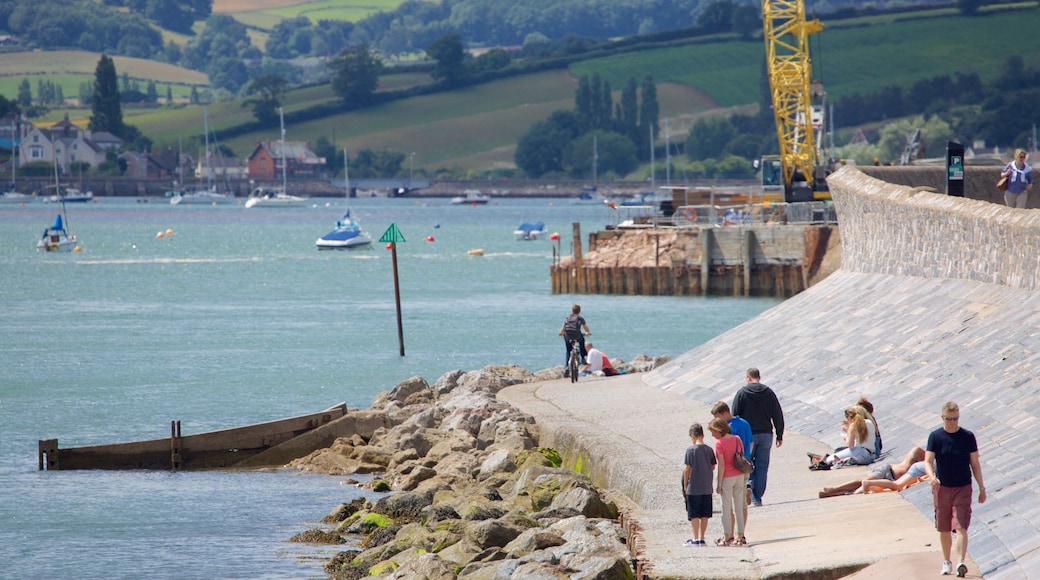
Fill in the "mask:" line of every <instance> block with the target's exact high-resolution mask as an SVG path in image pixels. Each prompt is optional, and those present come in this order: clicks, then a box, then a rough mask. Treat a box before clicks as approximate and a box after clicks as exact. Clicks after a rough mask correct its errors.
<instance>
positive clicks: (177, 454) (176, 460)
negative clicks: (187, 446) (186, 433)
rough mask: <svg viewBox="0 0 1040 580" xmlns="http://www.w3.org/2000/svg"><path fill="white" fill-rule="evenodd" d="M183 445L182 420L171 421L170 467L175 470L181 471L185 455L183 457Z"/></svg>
mask: <svg viewBox="0 0 1040 580" xmlns="http://www.w3.org/2000/svg"><path fill="white" fill-rule="evenodd" d="M183 445H184V440H183V438H182V437H181V422H180V421H170V469H171V470H173V471H179V470H180V468H181V465H182V463H183V457H181V450H182V446H183Z"/></svg>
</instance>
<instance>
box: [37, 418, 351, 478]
mask: <svg viewBox="0 0 1040 580" xmlns="http://www.w3.org/2000/svg"><path fill="white" fill-rule="evenodd" d="M346 414H347V405H346V404H345V403H340V404H338V405H335V406H332V407H329V408H328V409H325V410H324V411H320V412H318V413H310V414H308V415H300V416H298V417H290V418H288V419H279V420H276V421H270V422H267V423H257V424H254V425H247V426H244V427H236V428H232V429H224V430H220V431H209V432H206V433H198V434H195V435H183V436H182V434H181V431H180V422H179V421H171V422H170V437H168V438H164V439H151V440H147V441H135V442H130V443H113V444H110V445H92V446H88V447H69V448H66V449H62V448H60V447H58V440H57V439H46V440H40V441H39V451H38V456H39V457H38V458H39V469H41V470H43V469H47V470H49V471H54V470H69V469H169V470H178V469H221V468H228V467H235V466H236V465H237V464H239V463H242V462H244V461H246V460H248V459H250V458H252V457H254V456H256V455H258V454H260V453H261V452H263V451H266V450H268V449H270V448H272V447H275V446H277V445H280V444H282V443H285V442H287V441H289V440H291V439H293V438H295V437H298V436H300V435H302V434H304V433H307V432H309V431H312V430H314V429H317V428H318V427H321V426H322V425H325V424H327V423H330V422H332V421H334V420H336V419H339V418H340V417H343V416H344V415H346Z"/></svg>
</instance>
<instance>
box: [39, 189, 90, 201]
mask: <svg viewBox="0 0 1040 580" xmlns="http://www.w3.org/2000/svg"><path fill="white" fill-rule="evenodd" d="M54 187H56V189H57V193H55V194H54V195H51V196H50V197H48V198H47V201H49V202H51V203H86V202H88V201H94V192H93V191H81V190H79V189H76V188H74V187H65V186H54Z"/></svg>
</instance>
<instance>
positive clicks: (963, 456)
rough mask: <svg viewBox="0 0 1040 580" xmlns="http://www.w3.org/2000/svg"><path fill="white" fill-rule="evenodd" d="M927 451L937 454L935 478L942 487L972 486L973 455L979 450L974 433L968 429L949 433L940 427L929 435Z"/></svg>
mask: <svg viewBox="0 0 1040 580" xmlns="http://www.w3.org/2000/svg"><path fill="white" fill-rule="evenodd" d="M925 450H927V451H931V452H932V453H935V476H936V477H938V478H939V484H940V485H941V486H943V487H964V486H965V485H971V454H972V453H974V452H976V451H978V450H979V445H978V443H977V442H976V441H975V434H974V433H972V432H971V431H968V430H967V429H958V430H956V431H954V432H953V433H947V432H946V430H945V429H942V428H941V427H940V428H939V429H936V430H935V431H932V433H931V434H930V435H928V446H927V447H925Z"/></svg>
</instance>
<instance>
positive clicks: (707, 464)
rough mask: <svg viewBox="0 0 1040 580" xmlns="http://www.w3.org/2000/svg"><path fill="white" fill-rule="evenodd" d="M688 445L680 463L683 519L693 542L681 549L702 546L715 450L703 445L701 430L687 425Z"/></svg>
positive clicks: (708, 508)
mask: <svg viewBox="0 0 1040 580" xmlns="http://www.w3.org/2000/svg"><path fill="white" fill-rule="evenodd" d="M690 441H691V442H692V443H693V444H692V445H690V446H689V447H687V448H686V457H685V460H684V461H683V463H684V465H685V467H684V468H683V491H684V493H685V495H686V519H688V520H690V528H691V529H692V530H693V538H691V539H689V540H686V543H685V544H683V545H685V546H704V545H705V543H704V534H705V533H706V532H707V531H708V519H709V518H710V517H711V494H712V492H713V488H712V476H713V474H714V472H715V450H714V449H712V448H711V447H710V446H708V445H705V444H704V427H702V426H701V425H700V423H694V424H693V425H690Z"/></svg>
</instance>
